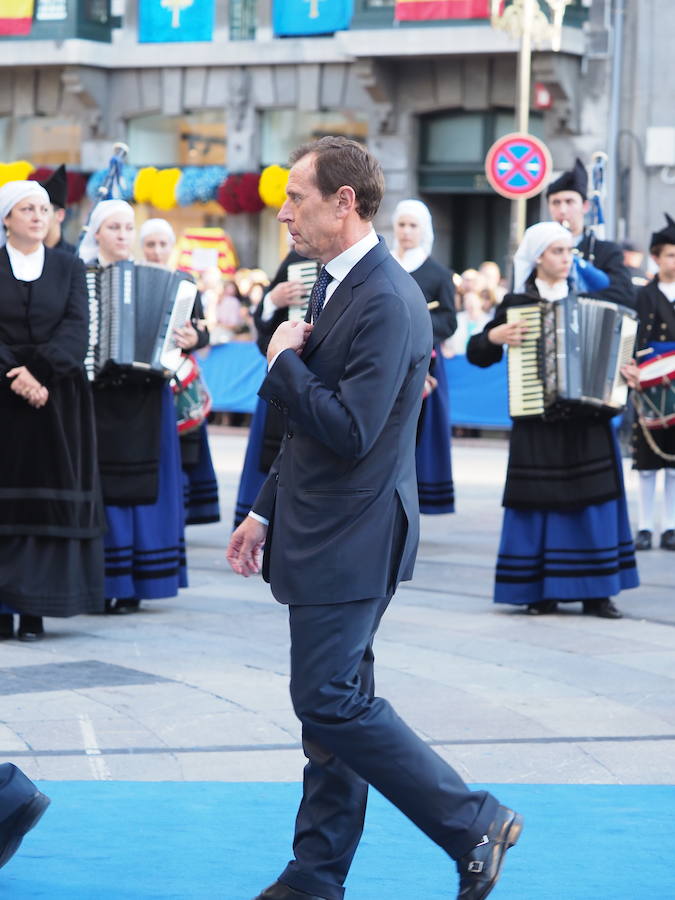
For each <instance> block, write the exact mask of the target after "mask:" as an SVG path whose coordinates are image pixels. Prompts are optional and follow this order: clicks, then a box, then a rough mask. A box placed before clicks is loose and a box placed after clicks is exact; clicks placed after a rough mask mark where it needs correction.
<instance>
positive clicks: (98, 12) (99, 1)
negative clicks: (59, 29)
mask: <svg viewBox="0 0 675 900" xmlns="http://www.w3.org/2000/svg"><path fill="white" fill-rule="evenodd" d="M83 12H84V16H83V18H84V21H85V22H92V23H94V24H96V25H105V24H106V23H107V22H108V21H109V19H110V0H85V2H84V9H83Z"/></svg>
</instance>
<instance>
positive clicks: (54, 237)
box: [40, 164, 75, 253]
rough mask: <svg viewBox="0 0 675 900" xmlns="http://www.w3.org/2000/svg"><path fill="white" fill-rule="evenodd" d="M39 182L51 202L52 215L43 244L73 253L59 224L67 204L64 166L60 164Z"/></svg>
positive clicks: (73, 249) (61, 222)
mask: <svg viewBox="0 0 675 900" xmlns="http://www.w3.org/2000/svg"><path fill="white" fill-rule="evenodd" d="M40 184H41V185H42V187H43V188H44V189H45V190H46V191H47V193H48V194H49V199H50V200H51V203H52V215H51V219H50V222H49V231H48V232H47V237H46V238H45V245H46V246H47V247H53V248H54V249H55V250H65V252H66V253H75V247H74V245H73V244H69V243H68V241H66V240H65V239H64V237H63V234H62V232H61V226H62V225H63V220H64V219H65V217H66V206H67V205H68V179H67V177H66V167H65V166H64V165H63V164H61V165H60V166H59V167H58V169H56V170H55V171H54V172H53V173H52V174H51V175H50V176H49V178H47V179H46V180H45V181H41V182H40Z"/></svg>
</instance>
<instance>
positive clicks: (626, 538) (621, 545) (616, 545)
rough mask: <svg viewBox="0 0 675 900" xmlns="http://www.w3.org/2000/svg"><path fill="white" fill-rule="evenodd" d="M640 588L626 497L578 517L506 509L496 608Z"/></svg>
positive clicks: (581, 512)
mask: <svg viewBox="0 0 675 900" xmlns="http://www.w3.org/2000/svg"><path fill="white" fill-rule="evenodd" d="M638 584H639V578H638V573H637V568H636V564H635V552H634V547H633V538H632V535H631V530H630V524H629V521H628V511H627V509H626V501H625V498H624V497H623V496H622V497H620V498H619V499H618V500H609V501H607V502H606V503H598V504H595V505H593V506H587V507H585V508H584V509H580V510H575V511H573V512H559V511H544V510H518V509H505V510H504V522H503V526H502V536H501V542H500V546H499V555H498V557H497V571H496V574H495V592H494V601H495V603H513V604H517V605H521V604H526V603H528V604H529V603H540V602H542V601H544V600H562V601H565V600H568V601H571V600H584V599H591V598H595V597H612V596H614V595H616V594H618V593H619V591H622V590H626V589H627V588H634V587H637V586H638Z"/></svg>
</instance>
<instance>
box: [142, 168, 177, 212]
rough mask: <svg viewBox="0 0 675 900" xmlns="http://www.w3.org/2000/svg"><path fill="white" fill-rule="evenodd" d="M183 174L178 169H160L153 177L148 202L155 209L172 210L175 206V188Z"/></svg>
mask: <svg viewBox="0 0 675 900" xmlns="http://www.w3.org/2000/svg"><path fill="white" fill-rule="evenodd" d="M182 174H183V173H182V172H181V170H180V169H162V171H161V172H158V173H157V175H156V176H155V179H154V182H153V185H152V196H151V198H150V202H151V203H152V205H153V206H156V207H157V209H165V210H166V209H173V208H174V206H175V205H176V203H177V201H176V187H177V186H178V182H179V181H180V178H181V175H182Z"/></svg>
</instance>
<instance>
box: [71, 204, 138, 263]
mask: <svg viewBox="0 0 675 900" xmlns="http://www.w3.org/2000/svg"><path fill="white" fill-rule="evenodd" d="M120 212H127V213H129V215H130V216H131V218H132V219H133V218H134V208H133V206H130V205H129V204H128V203H127V202H126V201H125V200H101V202H100V203H97V204H96V206H95V207H94V211H93V212H92V214H91V218H90V219H89V225H88V226H87V233H86V234H85V236H84V240H83V241H82V243H81V244H80V249H79V250H78V251H77V253H78V256H79V257H80V259H81V260H83V261H84V262H86V263H90V262H92V261H93V260H95V259H96V258H97V257H98V241H97V240H96V234H97V232H98V230H99V228H100V227H101V225H103V223H104V222H105V220H106V219H109V218H110V216H114V215H116V214H117V213H120Z"/></svg>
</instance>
